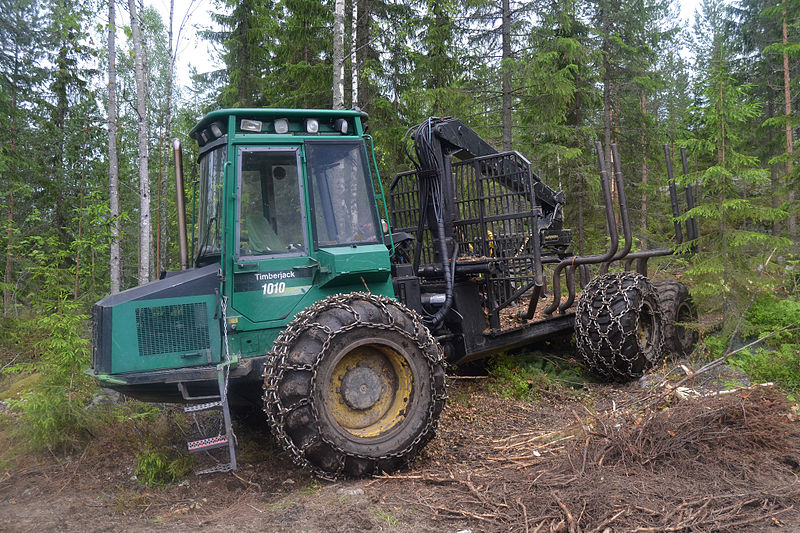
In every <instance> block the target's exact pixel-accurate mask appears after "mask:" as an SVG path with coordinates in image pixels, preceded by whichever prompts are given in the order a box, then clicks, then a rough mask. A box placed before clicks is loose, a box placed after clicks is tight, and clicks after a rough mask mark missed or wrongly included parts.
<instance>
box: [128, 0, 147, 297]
mask: <svg viewBox="0 0 800 533" xmlns="http://www.w3.org/2000/svg"><path fill="white" fill-rule="evenodd" d="M128 8H129V10H130V13H131V33H132V35H133V54H134V61H135V65H136V112H137V114H138V120H137V126H138V128H137V130H138V134H139V272H138V280H139V285H143V284H145V283H147V282H148V281H150V229H151V222H150V172H149V168H148V155H147V102H146V101H145V98H146V97H147V94H146V90H145V83H144V57H143V51H142V35H141V32H140V30H139V19H138V15H137V14H136V0H128Z"/></svg>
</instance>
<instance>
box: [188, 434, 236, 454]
mask: <svg viewBox="0 0 800 533" xmlns="http://www.w3.org/2000/svg"><path fill="white" fill-rule="evenodd" d="M186 444H187V445H188V447H189V452H191V453H194V452H203V451H206V450H213V449H215V448H222V447H223V446H227V445H228V437H226V436H225V435H220V436H218V437H209V438H207V439H200V440H195V441H192V442H188V443H186Z"/></svg>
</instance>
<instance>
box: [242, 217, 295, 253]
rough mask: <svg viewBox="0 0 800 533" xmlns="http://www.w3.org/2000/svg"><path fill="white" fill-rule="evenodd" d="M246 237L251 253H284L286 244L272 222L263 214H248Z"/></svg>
mask: <svg viewBox="0 0 800 533" xmlns="http://www.w3.org/2000/svg"><path fill="white" fill-rule="evenodd" d="M246 222H247V239H248V241H250V249H251V250H252V251H253V253H272V254H280V253H285V252H286V250H287V245H286V243H285V242H283V240H281V238H280V237H278V234H277V233H275V230H273V229H272V224H270V223H269V221H268V220H267V219H266V218H264V216H263V215H249V216H248V217H247V221H246Z"/></svg>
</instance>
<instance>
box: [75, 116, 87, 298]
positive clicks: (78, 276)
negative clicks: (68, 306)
mask: <svg viewBox="0 0 800 533" xmlns="http://www.w3.org/2000/svg"><path fill="white" fill-rule="evenodd" d="M87 144H89V123H88V122H87V121H86V118H85V117H84V119H83V144H82V145H81V199H80V204H79V206H78V213H79V215H78V247H77V249H76V250H75V285H74V287H73V289H72V299H73V300H77V299H78V295H79V291H80V286H81V247H82V246H83V245H82V244H81V240H82V239H83V215H84V211H83V208H84V206H83V201H84V198H85V196H86V145H87Z"/></svg>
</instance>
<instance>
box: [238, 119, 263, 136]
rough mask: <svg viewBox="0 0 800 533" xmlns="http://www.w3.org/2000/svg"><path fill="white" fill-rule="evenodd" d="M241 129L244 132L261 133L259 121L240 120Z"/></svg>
mask: <svg viewBox="0 0 800 533" xmlns="http://www.w3.org/2000/svg"><path fill="white" fill-rule="evenodd" d="M242 129H243V130H244V131H254V132H256V133H261V121H260V120H250V119H247V118H243V119H242Z"/></svg>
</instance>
